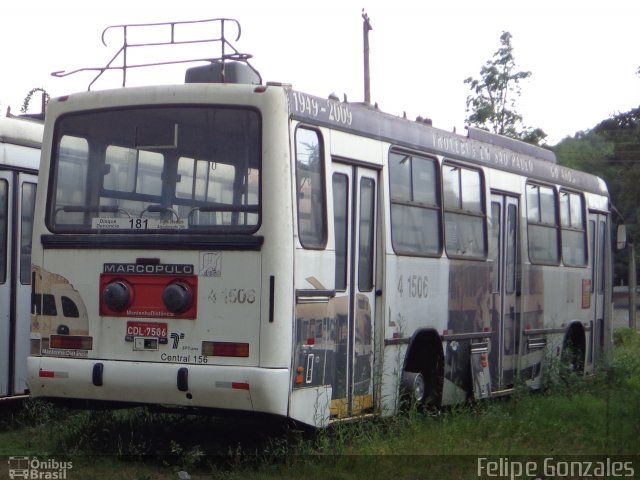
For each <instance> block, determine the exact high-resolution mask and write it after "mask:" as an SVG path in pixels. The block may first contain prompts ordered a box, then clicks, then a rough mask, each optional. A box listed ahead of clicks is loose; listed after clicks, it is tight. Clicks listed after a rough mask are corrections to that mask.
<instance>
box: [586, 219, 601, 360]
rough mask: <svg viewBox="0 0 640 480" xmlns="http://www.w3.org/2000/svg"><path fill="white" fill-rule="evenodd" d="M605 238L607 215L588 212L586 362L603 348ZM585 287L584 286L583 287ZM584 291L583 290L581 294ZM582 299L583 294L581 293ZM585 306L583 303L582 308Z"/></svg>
mask: <svg viewBox="0 0 640 480" xmlns="http://www.w3.org/2000/svg"><path fill="white" fill-rule="evenodd" d="M606 239H607V217H606V216H605V215H603V214H601V213H598V212H589V251H590V252H591V254H590V255H589V267H590V269H591V279H590V285H589V290H590V302H591V305H589V306H588V308H590V309H591V311H592V312H593V316H592V318H591V348H590V353H589V358H588V359H587V361H588V363H592V362H594V363H595V362H598V360H599V359H600V356H601V354H602V352H603V350H604V341H605V325H604V316H605V299H604V291H605V261H606V260H605V252H606ZM583 288H585V287H583ZM584 293H586V292H583V294H584ZM583 299H584V295H583ZM585 307H587V306H585V305H583V308H585Z"/></svg>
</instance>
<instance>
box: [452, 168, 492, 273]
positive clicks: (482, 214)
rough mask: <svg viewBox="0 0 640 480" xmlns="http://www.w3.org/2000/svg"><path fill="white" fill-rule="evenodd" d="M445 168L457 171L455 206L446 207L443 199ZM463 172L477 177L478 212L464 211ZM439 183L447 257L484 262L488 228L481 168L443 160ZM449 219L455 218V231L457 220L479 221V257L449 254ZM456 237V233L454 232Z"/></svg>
mask: <svg viewBox="0 0 640 480" xmlns="http://www.w3.org/2000/svg"><path fill="white" fill-rule="evenodd" d="M445 168H455V169H458V172H459V173H458V192H457V193H458V198H457V202H456V203H457V205H455V206H451V205H447V199H446V198H445V195H446V193H445V178H444V177H445V174H444V171H445ZM463 172H473V173H477V175H478V181H479V182H478V190H479V192H478V193H479V207H480V210H475V211H474V210H469V209H465V204H468V202H465V199H464V195H463V193H462V192H463V188H462V177H463ZM441 179H442V180H441V181H442V212H443V223H444V228H443V234H444V242H443V243H444V249H445V251H446V252H447V257H449V258H455V259H462V260H472V261H485V260H487V258H488V256H489V245H488V243H489V242H488V238H487V236H488V228H487V201H486V180H485V177H484V171H483V170H482V169H481V168H476V167H472V166H468V165H466V164H461V163H458V162H453V161H451V160H445V161H444V162H442V169H441ZM448 216H449V217H450V218H456V220H455V221H454V223H455V225H456V229H457V225H459V223H458V222H459V220H460V219H461V217H462V219H463V218H464V217H469V218H475V219H479V220H480V221H481V224H482V242H483V244H482V248H481V249H480V250H481V253H480V254H479V255H471V254H470V255H467V254H465V253H464V252H463V253H458V252H450V251H449V248H448V247H447V217H448ZM456 235H457V232H456Z"/></svg>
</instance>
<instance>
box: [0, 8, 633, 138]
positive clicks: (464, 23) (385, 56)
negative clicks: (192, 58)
mask: <svg viewBox="0 0 640 480" xmlns="http://www.w3.org/2000/svg"><path fill="white" fill-rule="evenodd" d="M363 8H364V9H365V11H366V12H367V14H368V15H369V17H370V19H371V25H372V27H373V30H372V31H371V32H370V46H371V52H370V62H371V96H372V100H373V101H375V102H377V103H378V104H379V106H380V108H381V109H382V110H384V111H386V112H389V113H392V114H397V115H402V114H403V112H406V113H407V115H408V117H409V118H414V117H416V116H418V115H421V116H423V117H429V118H431V119H432V120H433V123H434V125H435V126H437V127H439V128H443V129H446V130H452V129H453V128H454V127H455V128H456V129H457V130H458V132H461V131H463V126H464V120H465V117H466V112H465V106H466V98H467V96H468V95H469V93H470V90H469V86H468V85H466V84H464V83H463V81H464V79H465V78H467V77H470V76H472V77H478V76H479V72H480V68H481V67H482V65H483V64H484V63H485V62H486V61H487V60H490V59H491V57H492V55H493V53H494V52H495V51H496V50H497V49H498V48H499V47H500V35H501V33H502V32H503V31H509V32H510V33H511V34H512V36H513V38H512V45H513V47H514V54H515V59H516V62H517V68H518V70H522V71H531V72H532V76H531V78H530V79H528V80H526V81H525V82H524V83H523V84H522V96H521V97H520V99H519V100H518V104H517V105H518V111H519V113H520V114H521V115H522V116H523V117H524V122H525V124H526V125H528V126H531V127H540V128H542V129H543V130H544V131H545V132H547V134H548V135H549V137H548V139H547V140H548V142H549V143H550V144H555V143H557V142H558V141H560V140H561V139H562V138H564V137H565V136H567V135H573V134H574V133H576V132H577V131H580V130H586V129H589V128H591V127H593V126H595V125H596V124H597V123H599V122H600V121H601V120H603V119H605V118H608V117H609V116H611V115H612V114H616V113H618V112H625V111H628V110H630V109H632V108H635V107H638V106H639V105H640V76H639V75H638V74H637V70H638V67H640V51H639V46H640V42H639V41H638V25H640V2H639V1H637V0H608V1H594V0H580V1H575V0H535V1H531V0H528V1H526V2H524V1H520V0H483V1H478V0H455V1H446V2H445V1H439V2H435V1H431V0H393V1H384V2H383V1H381V0H376V1H372V0H360V1H359V2H356V1H352V0H320V1H308V0H285V1H277V0H270V1H256V0H233V1H224V2H222V1H216V0H179V1H175V2H169V1H166V0H160V1H158V2H149V1H141V0H138V1H136V0H110V1H108V2H95V1H89V0H4V1H3V6H2V14H1V16H0V53H1V58H2V63H1V65H2V67H1V70H0V111H1V114H2V115H4V114H5V112H6V109H7V107H9V106H10V107H11V109H12V112H13V113H19V111H20V107H21V105H22V102H23V99H24V98H25V96H26V95H27V93H28V92H29V91H30V90H31V89H32V88H36V87H42V88H44V89H46V90H47V91H48V92H49V94H50V95H51V96H54V97H55V96H59V95H63V94H67V93H72V92H75V91H81V90H86V89H87V87H88V84H89V82H90V81H91V79H92V76H90V75H87V74H86V73H83V74H77V75H74V76H69V77H65V78H55V77H52V76H51V72H53V71H59V70H65V71H69V70H74V69H76V68H81V67H100V66H104V65H105V64H106V63H107V62H108V61H109V60H110V59H111V57H112V56H113V55H114V54H115V52H116V51H117V49H118V48H119V46H120V44H121V36H119V34H118V33H117V32H114V31H111V32H109V34H108V35H107V36H106V40H107V44H108V46H107V47H105V46H104V45H103V44H102V42H101V40H100V37H101V34H102V31H103V30H104V29H105V28H106V27H107V26H109V25H119V24H131V23H147V22H163V21H179V20H199V19H207V18H218V17H227V18H235V19H237V20H238V21H239V22H240V24H241V26H242V35H241V37H240V39H239V40H238V41H237V42H236V43H235V45H236V46H237V48H238V50H240V51H242V52H246V53H251V54H252V55H253V59H252V64H253V65H254V66H255V67H256V68H257V69H258V70H259V71H260V73H261V74H262V77H263V79H264V80H273V81H282V82H287V83H291V84H293V86H294V88H295V89H297V90H302V91H305V92H307V93H310V94H314V95H318V96H327V95H329V94H330V93H336V94H337V95H338V96H339V97H340V98H342V97H343V95H344V94H346V95H347V97H348V100H349V101H361V100H363V98H364V88H363V66H362V65H363V54H362V51H363V39H362V17H361V12H362V9H363ZM179 70H180V71H178V70H172V71H169V72H164V71H163V72H161V73H159V74H158V73H153V71H148V73H144V72H142V71H141V70H139V71H137V72H136V73H135V74H133V73H132V74H131V75H130V76H129V80H131V84H132V85H134V84H137V85H141V84H154V83H180V82H182V80H183V73H182V70H183V67H180V69H179ZM120 83H121V77H119V76H117V75H114V74H112V75H111V76H110V77H109V78H106V77H105V79H104V80H101V81H100V82H99V83H97V84H96V88H112V87H118V86H119V85H120ZM38 103H39V102H38V101H37V100H34V102H33V103H32V105H34V108H32V109H31V111H33V110H37V107H35V106H36V105H38Z"/></svg>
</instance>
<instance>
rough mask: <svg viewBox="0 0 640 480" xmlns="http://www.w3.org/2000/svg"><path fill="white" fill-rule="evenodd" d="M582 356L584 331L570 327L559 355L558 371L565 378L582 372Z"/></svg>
mask: <svg viewBox="0 0 640 480" xmlns="http://www.w3.org/2000/svg"><path fill="white" fill-rule="evenodd" d="M584 356H585V338H584V332H583V331H581V330H580V329H578V328H571V330H570V331H569V332H568V333H567V336H566V337H565V339H564V342H563V345H562V354H561V355H560V366H561V369H560V372H561V374H562V375H563V377H565V379H566V378H568V376H570V375H576V374H577V375H582V374H583V373H584Z"/></svg>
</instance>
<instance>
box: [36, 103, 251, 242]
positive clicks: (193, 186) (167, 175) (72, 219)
mask: <svg viewBox="0 0 640 480" xmlns="http://www.w3.org/2000/svg"><path fill="white" fill-rule="evenodd" d="M260 138H261V121H260V115H259V114H258V112H256V111H255V110H251V109H241V108H223V107H188V106H178V107H170V108H155V107H144V108H136V109H119V110H116V109H111V110H104V111H92V112H89V113H84V112H83V113H78V114H71V115H67V116H64V117H61V119H60V120H59V121H58V124H57V126H56V143H55V145H54V146H55V149H54V156H53V159H52V165H53V168H52V175H53V182H52V185H53V186H54V190H55V193H53V195H51V196H50V204H49V208H48V217H47V222H48V225H49V227H50V228H51V230H52V231H54V232H95V233H97V232H99V233H123V232H126V231H132V232H133V231H140V230H148V231H154V230H162V231H165V232H166V233H189V232H202V231H213V232H220V233H240V232H253V231H255V230H256V229H257V228H258V226H259V222H260V170H261V158H260V155H261V144H260Z"/></svg>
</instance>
